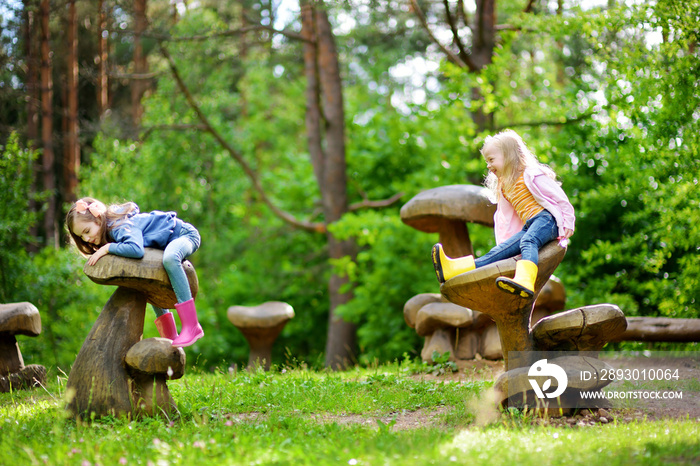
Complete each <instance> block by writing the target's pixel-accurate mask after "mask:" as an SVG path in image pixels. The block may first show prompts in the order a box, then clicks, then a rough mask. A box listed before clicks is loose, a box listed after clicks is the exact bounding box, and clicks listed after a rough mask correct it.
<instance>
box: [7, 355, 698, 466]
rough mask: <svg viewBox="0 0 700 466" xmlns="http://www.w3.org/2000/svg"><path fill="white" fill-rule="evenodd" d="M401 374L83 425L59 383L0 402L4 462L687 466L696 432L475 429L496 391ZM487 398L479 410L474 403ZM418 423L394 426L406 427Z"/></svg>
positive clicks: (503, 425)
mask: <svg viewBox="0 0 700 466" xmlns="http://www.w3.org/2000/svg"><path fill="white" fill-rule="evenodd" d="M419 369H420V368H419V367H418V366H417V365H415V364H410V363H408V364H407V363H402V364H390V365H385V366H379V367H374V368H370V369H354V370H351V371H348V372H343V373H333V372H318V371H310V370H306V369H303V368H295V369H289V368H288V369H286V370H282V371H273V372H269V373H264V372H256V373H248V372H236V373H226V372H222V373H217V374H211V373H198V372H197V371H190V372H189V373H188V374H186V375H185V377H184V378H182V379H180V380H176V381H171V382H169V383H168V385H169V387H170V390H171V393H172V395H173V397H174V398H175V400H176V401H177V403H178V408H179V410H180V414H179V416H176V417H173V418H172V419H161V418H147V419H142V420H138V421H128V420H126V419H114V418H105V419H101V420H99V421H95V422H91V423H85V422H76V421H75V420H74V419H72V418H69V417H67V416H66V414H65V411H64V401H63V399H62V398H63V395H64V390H65V377H61V378H59V377H56V376H54V377H53V378H52V381H51V382H49V384H48V386H47V387H46V389H40V390H34V391H19V392H14V393H5V394H0V464H2V465H4V464H21V465H25V464H27V465H28V464H37V465H42V464H49V465H63V464H65V465H95V464H101V465H113V464H114V465H118V464H134V465H136V464H142V465H154V466H158V465H168V464H169V465H178V464H187V465H195V464H196V465H199V464H216V465H220V464H222V465H227V464H231V465H239V464H240V465H249V464H274V465H286V464H290V465H291V464H294V465H306V464H308V465H315V466H316V465H325V464H338V465H346V464H347V465H354V464H357V465H385V464H391V465H423V464H439V465H443V464H489V465H491V464H508V465H515V464H517V465H521V464H524V465H527V464H531V465H537V466H541V465H549V464H605V465H606V466H607V465H614V464H620V465H622V464H668V463H671V464H693V462H694V461H697V459H698V458H700V440H699V439H700V422H698V420H695V419H685V420H677V421H670V420H669V421H653V422H652V421H638V422H632V423H619V422H617V420H615V421H614V422H612V423H610V424H607V425H599V426H595V427H585V428H571V427H554V426H551V425H545V426H540V425H538V423H536V422H533V419H531V418H529V417H528V416H527V415H523V414H522V413H501V414H497V416H496V417H495V419H494V420H493V421H492V422H491V423H490V424H486V425H481V426H480V425H477V423H476V419H477V417H478V412H479V411H480V410H482V409H484V408H487V407H490V406H491V403H490V402H488V401H487V397H486V396H484V395H485V394H486V393H488V389H489V388H490V387H491V385H492V383H491V382H478V381H477V382H466V383H465V382H461V383H460V382H455V381H447V380H443V378H437V379H436V378H435V377H427V376H426V377H422V376H421V375H420V374H418V375H415V372H416V370H419ZM482 396H484V397H483V399H481V397H482ZM407 418H408V419H413V420H417V422H416V423H414V424H411V425H408V424H403V423H402V419H407Z"/></svg>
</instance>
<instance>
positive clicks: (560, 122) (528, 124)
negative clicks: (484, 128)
mask: <svg viewBox="0 0 700 466" xmlns="http://www.w3.org/2000/svg"><path fill="white" fill-rule="evenodd" d="M594 114H595V112H586V113H583V114H581V115H579V116H577V117H573V118H564V119H558V120H540V121H521V122H519V123H510V124H508V125H504V126H496V127H495V128H494V132H498V131H501V130H504V129H507V128H514V127H519V126H522V127H527V128H532V127H536V126H543V125H549V126H564V125H568V124H569V123H576V122H577V121H583V120H587V119H589V118H591V117H592V116H593V115H594Z"/></svg>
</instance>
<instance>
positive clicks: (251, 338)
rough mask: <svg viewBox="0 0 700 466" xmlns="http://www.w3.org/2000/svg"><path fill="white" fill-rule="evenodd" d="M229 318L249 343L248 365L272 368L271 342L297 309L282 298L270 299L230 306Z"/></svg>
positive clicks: (250, 366)
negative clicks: (248, 304)
mask: <svg viewBox="0 0 700 466" xmlns="http://www.w3.org/2000/svg"><path fill="white" fill-rule="evenodd" d="M227 315H228V320H230V321H231V323H232V324H233V325H235V326H236V327H237V328H238V330H240V331H241V333H242V334H243V336H244V337H245V339H246V340H247V341H248V345H249V346H250V355H249V356H248V367H249V368H253V367H256V366H262V367H264V368H265V370H269V369H270V364H271V361H272V345H273V343H274V342H275V340H276V339H277V337H278V336H279V334H280V332H281V331H282V329H283V328H284V326H285V325H287V322H288V321H289V319H291V318H292V317H294V309H293V308H292V306H290V305H289V304H287V303H283V302H281V301H268V302H266V303H263V304H260V305H259V306H231V307H229V308H228V312H227Z"/></svg>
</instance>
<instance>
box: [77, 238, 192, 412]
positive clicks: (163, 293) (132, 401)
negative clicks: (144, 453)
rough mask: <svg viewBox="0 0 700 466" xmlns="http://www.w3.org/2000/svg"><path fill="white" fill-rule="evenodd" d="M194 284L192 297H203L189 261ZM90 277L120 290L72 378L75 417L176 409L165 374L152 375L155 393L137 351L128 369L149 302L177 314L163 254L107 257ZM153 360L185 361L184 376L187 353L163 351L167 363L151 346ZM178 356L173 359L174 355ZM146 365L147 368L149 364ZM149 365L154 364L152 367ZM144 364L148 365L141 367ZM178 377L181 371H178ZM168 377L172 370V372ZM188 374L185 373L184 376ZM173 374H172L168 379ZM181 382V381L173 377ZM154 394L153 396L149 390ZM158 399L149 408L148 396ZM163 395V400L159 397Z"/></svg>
mask: <svg viewBox="0 0 700 466" xmlns="http://www.w3.org/2000/svg"><path fill="white" fill-rule="evenodd" d="M183 266H184V267H185V273H186V274H187V278H188V280H189V283H190V290H191V291H192V296H196V295H197V291H198V289H199V284H198V282H197V274H196V273H195V270H194V267H193V266H192V264H191V263H190V262H188V261H185V262H183ZM83 271H84V272H85V275H87V276H88V277H89V278H90V279H91V280H93V281H94V282H96V283H100V284H103V285H116V286H117V289H116V291H115V292H114V294H113V295H112V297H111V298H110V299H109V301H107V304H106V305H105V307H104V309H103V310H102V312H101V313H100V315H99V317H98V318H97V320H96V321H95V324H94V325H93V327H92V329H91V330H90V333H89V334H88V336H87V338H86V339H85V342H84V343H83V346H82V348H81V349H80V352H79V353H78V356H77V357H76V359H75V363H74V364H73V367H72V369H71V372H70V375H69V376H68V384H67V390H68V393H69V396H70V397H71V398H70V400H69V402H68V410H69V411H70V412H71V413H72V414H73V415H74V416H81V417H84V418H90V417H91V416H95V417H102V416H107V415H113V416H139V415H142V414H144V413H146V414H153V413H158V412H160V411H161V410H162V411H165V412H168V411H171V410H173V409H174V408H175V406H174V403H173V402H172V399H171V398H170V395H169V393H167V386H166V385H165V382H164V379H163V377H162V374H161V373H160V372H162V371H160V372H153V373H150V374H151V376H152V379H151V380H152V381H153V384H154V388H153V389H152V390H150V388H149V387H147V386H146V381H145V380H144V374H149V373H148V372H147V371H144V370H141V368H140V365H139V364H141V363H137V362H133V361H137V360H138V357H137V356H138V355H139V354H143V349H144V348H146V346H144V344H141V345H140V347H142V348H141V351H137V350H138V347H137V350H134V351H132V358H130V359H131V360H132V365H131V366H128V365H127V363H126V362H125V361H126V357H127V353H128V352H129V351H130V350H132V348H133V347H134V346H135V345H136V344H137V343H139V342H140V341H141V338H142V335H143V323H144V318H145V311H146V303H151V304H154V305H155V306H158V307H161V308H164V309H172V308H173V307H174V306H175V304H176V303H177V299H176V298H175V293H174V292H173V290H172V286H171V284H170V279H169V278H168V275H167V273H166V272H165V269H164V268H163V251H161V250H158V249H150V248H147V249H146V252H145V255H144V257H143V258H142V259H128V258H124V257H119V256H115V255H111V254H109V255H107V256H104V257H103V258H102V259H100V260H99V261H98V262H97V264H95V265H93V266H89V265H85V268H84V269H83ZM147 347H148V348H149V352H150V353H149V358H150V359H149V361H160V362H159V364H162V361H170V360H172V361H175V362H173V366H176V365H177V361H180V360H181V361H182V366H183V368H182V371H184V361H185V354H184V351H183V350H182V348H171V347H168V345H166V347H163V348H161V350H160V352H165V353H168V354H164V355H163V358H160V359H159V358H157V357H156V356H154V355H153V354H152V352H153V351H156V352H157V351H159V350H158V347H159V346H158V345H155V346H154V345H147ZM171 353H172V354H171ZM134 358H137V359H134ZM144 364H146V363H144ZM147 364H151V363H150V362H149V363H147ZM141 365H143V364H141ZM172 370H173V371H175V372H176V373H177V372H178V371H180V370H181V369H180V368H179V367H172ZM166 372H167V370H166ZM183 373H184V372H183ZM166 375H167V374H166ZM169 378H176V377H172V376H171V377H169ZM149 390H150V391H149ZM144 393H151V394H153V404H152V405H149V407H148V409H145V410H144V409H143V394H144ZM156 395H157V396H156Z"/></svg>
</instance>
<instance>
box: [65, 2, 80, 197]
mask: <svg viewBox="0 0 700 466" xmlns="http://www.w3.org/2000/svg"><path fill="white" fill-rule="evenodd" d="M67 61H68V63H67V68H68V69H67V74H68V76H67V78H68V79H67V80H66V84H67V93H66V94H67V98H68V102H67V103H68V105H67V107H68V108H67V111H66V131H67V132H66V146H65V154H64V157H63V200H64V201H65V202H75V200H76V199H77V197H76V190H77V187H78V170H79V169H80V142H79V140H78V131H79V129H78V22H77V18H76V11H75V0H69V4H68V60H67Z"/></svg>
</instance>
